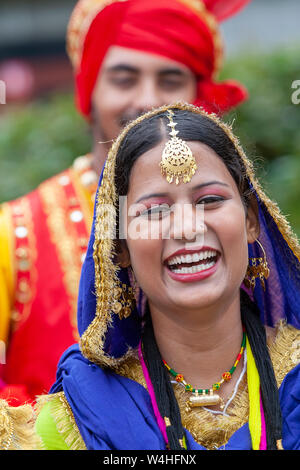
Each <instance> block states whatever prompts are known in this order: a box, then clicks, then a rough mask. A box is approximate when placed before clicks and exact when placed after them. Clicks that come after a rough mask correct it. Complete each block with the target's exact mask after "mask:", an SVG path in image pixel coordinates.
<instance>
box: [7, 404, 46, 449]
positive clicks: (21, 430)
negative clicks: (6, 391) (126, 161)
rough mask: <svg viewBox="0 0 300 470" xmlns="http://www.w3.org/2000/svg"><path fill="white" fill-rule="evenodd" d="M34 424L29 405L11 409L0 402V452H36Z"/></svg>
mask: <svg viewBox="0 0 300 470" xmlns="http://www.w3.org/2000/svg"><path fill="white" fill-rule="evenodd" d="M34 423H35V413H34V410H33V408H32V407H31V405H23V406H18V407H12V406H9V405H8V404H7V402H6V401H5V400H0V450H36V449H37V448H38V446H39V439H38V437H37V435H36V434H35V430H34Z"/></svg>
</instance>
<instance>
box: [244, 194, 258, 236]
mask: <svg viewBox="0 0 300 470" xmlns="http://www.w3.org/2000/svg"><path fill="white" fill-rule="evenodd" d="M246 229H247V239H248V243H254V242H255V240H256V239H257V238H258V237H259V233H260V227H259V218H258V205H257V201H256V198H255V196H253V195H252V196H251V200H250V204H249V207H248V210H247V216H246Z"/></svg>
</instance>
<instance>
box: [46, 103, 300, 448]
mask: <svg viewBox="0 0 300 470" xmlns="http://www.w3.org/2000/svg"><path fill="white" fill-rule="evenodd" d="M121 196H126V198H127V210H125V211H124V210H123V208H122V206H121V204H120V205H119V201H120V199H119V198H120V197H121ZM96 200H97V203H96V208H95V215H94V222H93V228H92V234H91V238H90V243H89V248H88V253H87V256H86V259H85V262H84V265H83V271H82V276H81V284H80V292H79V304H78V305H79V310H78V327H79V333H80V336H81V342H80V347H79V346H74V347H71V348H70V349H68V350H67V351H66V353H65V354H64V355H63V357H62V358H61V361H60V363H59V366H58V375H57V382H56V384H55V385H54V386H53V387H52V390H51V394H50V395H49V396H47V397H46V398H45V397H44V398H41V404H42V403H43V402H44V401H45V400H46V401H47V403H46V404H45V406H43V407H42V411H41V413H40V415H39V418H38V421H37V431H38V434H39V436H40V437H41V439H42V441H43V445H44V447H45V448H48V449H51V448H70V449H79V448H80V449H84V448H87V449H122V450H125V449H130V450H132V449H153V450H157V449H166V448H168V449H176V450H180V449H198V450H201V449H205V448H207V449H218V448H226V449H231V450H234V449H243V450H247V449H254V450H256V449H262V450H263V449H276V448H277V449H281V448H282V444H283V447H284V448H285V449H299V431H298V429H297V428H298V424H297V423H298V422H299V418H300V407H299V405H298V403H299V395H300V390H299V362H300V355H299V344H300V333H299V330H298V328H299V324H300V322H299V313H298V304H299V297H300V279H299V255H300V251H299V246H298V244H297V240H296V239H295V238H294V236H293V234H292V232H291V230H290V228H289V226H288V224H287V222H286V220H285V218H284V217H283V216H282V215H281V213H280V211H279V209H278V207H277V206H276V204H275V203H273V202H272V201H270V200H269V199H268V198H267V196H266V195H265V194H264V193H263V191H262V190H261V187H260V185H259V183H258V181H257V180H256V178H255V176H254V172H253V168H252V165H251V164H250V162H249V161H248V159H247V158H246V156H245V154H244V153H243V150H242V149H241V147H240V145H239V143H238V141H237V139H236V137H234V135H233V134H232V131H231V129H230V128H228V127H227V126H226V125H225V124H224V123H223V122H222V121H220V120H219V119H218V118H217V117H216V116H214V115H212V114H211V115H210V114H207V113H205V112H204V111H203V110H202V109H200V108H196V107H193V106H191V105H185V104H175V105H172V106H164V107H162V108H158V109H156V110H153V111H151V112H149V113H147V114H145V115H143V116H141V117H139V118H138V119H137V120H136V121H134V122H132V123H131V124H129V125H128V126H127V127H126V128H125V130H124V131H123V132H122V133H121V134H120V136H119V138H118V139H117V140H116V141H115V143H114V144H113V146H112V148H111V150H110V153H109V155H108V158H107V162H106V165H105V168H104V171H103V174H102V176H101V178H100V182H99V186H98V193H97V199H96ZM109 205H112V206H113V207H114V208H115V209H116V212H117V214H118V217H117V220H116V218H115V217H112V212H111V211H109V210H107V208H108V207H109ZM117 227H119V228H121V231H122V233H123V232H125V233H127V237H126V239H125V240H124V239H121V238H120V237H117V238H115V234H116V228H117ZM124 227H125V228H124ZM137 227H139V229H137ZM141 227H142V228H141ZM119 232H120V231H119ZM119 232H118V231H117V234H119ZM153 233H155V234H156V236H155V237H153V236H151V234H153ZM297 384H298V385H297Z"/></svg>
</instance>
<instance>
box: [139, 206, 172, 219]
mask: <svg viewBox="0 0 300 470" xmlns="http://www.w3.org/2000/svg"><path fill="white" fill-rule="evenodd" d="M169 211H170V207H169V206H168V205H167V204H160V205H159V206H153V207H150V208H149V209H147V210H146V211H144V212H142V213H141V214H140V215H141V216H143V217H148V218H149V219H151V220H157V219H160V218H161V217H163V216H164V215H165V214H167V213H169Z"/></svg>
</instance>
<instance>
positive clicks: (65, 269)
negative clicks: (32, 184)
mask: <svg viewBox="0 0 300 470" xmlns="http://www.w3.org/2000/svg"><path fill="white" fill-rule="evenodd" d="M96 183H97V177H96V174H95V173H94V172H93V171H92V170H91V168H90V158H89V157H88V156H86V157H80V158H78V159H77V160H75V162H74V165H73V167H72V168H70V169H68V170H66V171H64V172H62V173H61V174H59V175H57V176H55V177H53V178H51V179H49V180H47V181H45V182H43V183H42V184H41V185H40V186H39V187H38V188H37V189H36V190H35V191H33V192H32V193H30V194H28V195H26V196H24V197H21V198H19V199H17V200H15V201H12V202H9V203H5V204H3V206H2V208H1V212H0V233H1V244H0V246H1V255H3V256H0V276H1V277H0V281H1V282H0V298H1V306H0V307H1V339H2V340H3V341H5V342H6V343H7V344H8V348H7V356H6V364H5V365H2V366H1V367H2V373H1V377H2V381H3V382H4V383H5V384H14V385H7V386H6V387H4V384H2V390H1V391H0V396H1V397H2V398H6V399H9V400H11V404H12V405H13V404H19V403H20V402H24V401H26V400H30V399H32V398H33V397H34V396H35V395H36V394H39V393H41V392H47V391H48V390H49V387H50V386H51V384H52V382H53V380H55V369H56V365H57V361H58V358H59V356H60V354H61V353H62V352H63V351H64V350H65V348H66V347H68V346H70V345H71V344H73V343H74V342H76V341H77V330H76V324H77V323H76V307H77V305H76V303H77V291H78V283H79V277H80V272H81V265H82V261H83V259H84V256H85V251H86V248H87V242H88V237H89V231H90V226H91V220H92V208H93V199H94V192H95V189H96Z"/></svg>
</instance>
